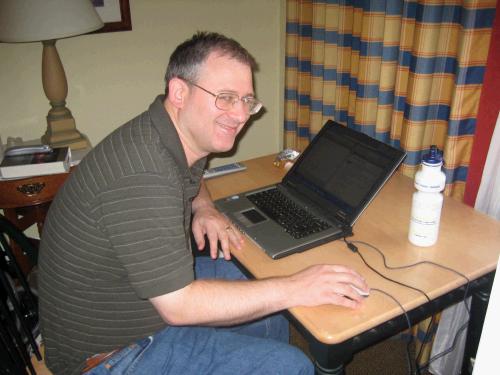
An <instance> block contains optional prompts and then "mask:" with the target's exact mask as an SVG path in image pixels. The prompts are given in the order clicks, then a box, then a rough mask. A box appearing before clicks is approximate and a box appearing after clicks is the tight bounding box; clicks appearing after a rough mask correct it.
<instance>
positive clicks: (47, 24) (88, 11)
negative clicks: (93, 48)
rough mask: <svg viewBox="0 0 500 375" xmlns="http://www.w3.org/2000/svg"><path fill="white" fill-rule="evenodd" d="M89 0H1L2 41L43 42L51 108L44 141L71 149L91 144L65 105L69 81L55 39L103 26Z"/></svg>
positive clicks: (45, 82) (44, 74) (44, 76)
mask: <svg viewBox="0 0 500 375" xmlns="http://www.w3.org/2000/svg"><path fill="white" fill-rule="evenodd" d="M103 26H104V24H103V22H102V20H101V19H100V18H99V15H98V14H97V12H96V10H95V8H94V6H93V5H92V3H91V2H90V0H0V41H1V42H35V41H37V42H38V41H41V42H42V44H43V53H42V84H43V90H44V91H45V95H46V96H47V98H48V99H49V102H50V105H51V106H52V108H51V109H50V110H49V113H48V114H47V131H46V132H45V134H44V135H43V136H42V142H43V143H48V144H50V145H51V146H53V147H62V146H69V147H71V148H72V149H81V148H85V147H90V144H89V142H88V140H87V138H86V137H84V136H83V135H82V134H81V133H80V132H79V131H78V130H77V129H76V125H75V119H74V118H73V115H72V114H71V111H70V110H69V109H68V108H67V107H66V96H67V94H68V83H67V81H66V74H65V73H64V68H63V65H62V63H61V59H60V58H59V54H58V53H57V49H56V40H57V39H61V38H68V37H72V36H76V35H81V34H85V33H88V32H91V31H94V30H97V29H100V28H101V27H103Z"/></svg>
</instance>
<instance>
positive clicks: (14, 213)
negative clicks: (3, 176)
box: [0, 172, 70, 274]
mask: <svg viewBox="0 0 500 375" xmlns="http://www.w3.org/2000/svg"><path fill="white" fill-rule="evenodd" d="M69 174H70V172H69V173H59V174H52V175H43V176H34V177H27V178H21V179H16V180H0V209H2V210H3V212H4V215H5V217H6V218H7V219H9V220H10V221H11V222H12V223H13V224H14V225H15V226H17V227H18V228H19V229H21V230H22V231H25V230H26V229H27V228H29V227H30V226H32V225H33V224H36V225H37V227H38V233H39V234H40V235H41V233H42V228H43V222H44V221H45V216H46V214H47V211H48V209H49V206H50V203H51V201H52V200H53V199H54V197H55V195H56V193H57V191H58V190H59V188H60V187H61V186H62V184H63V183H64V181H66V179H67V178H68V176H69ZM12 249H13V251H14V254H15V256H16V259H17V261H18V263H19V264H20V266H21V268H22V270H23V271H24V272H25V274H27V272H28V271H29V268H30V266H29V262H28V260H27V259H26V256H24V255H23V254H22V252H21V250H20V248H19V247H17V246H16V245H15V244H12Z"/></svg>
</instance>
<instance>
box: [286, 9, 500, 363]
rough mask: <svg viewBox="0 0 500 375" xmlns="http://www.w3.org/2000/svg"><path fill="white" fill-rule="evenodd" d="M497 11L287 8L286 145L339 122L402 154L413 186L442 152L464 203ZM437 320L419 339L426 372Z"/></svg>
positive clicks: (423, 326) (424, 326)
mask: <svg viewBox="0 0 500 375" xmlns="http://www.w3.org/2000/svg"><path fill="white" fill-rule="evenodd" d="M495 5H496V0H469V1H454V0H418V1H401V0H372V1H370V0H354V1H348V0H343V1H341V0H287V23H286V70H285V124H284V128H285V146H286V147H290V148H295V149H298V150H303V149H304V148H305V147H306V146H307V144H308V143H309V141H310V140H311V139H312V138H313V137H314V135H315V134H317V133H318V131H319V130H320V129H321V127H322V126H323V124H324V123H325V122H326V120H327V119H334V120H336V121H338V122H340V123H342V124H344V125H346V126H348V127H351V128H354V129H356V130H359V131H362V132H363V133H366V134H368V135H370V136H372V137H374V138H376V139H379V140H382V141H383V142H386V143H388V144H391V145H393V146H395V147H400V148H402V149H404V150H405V151H406V152H407V153H408V156H407V158H406V160H405V161H404V164H403V165H402V167H401V171H402V173H403V174H405V175H407V176H409V177H411V178H413V177H414V174H415V172H416V171H417V169H418V167H419V165H420V162H421V159H422V155H423V154H425V153H426V152H427V150H428V149H429V148H430V145H433V144H435V145H437V146H438V147H439V148H440V149H441V150H443V151H444V160H445V167H444V169H445V173H446V189H445V194H447V195H451V196H454V197H455V198H457V199H460V200H462V199H463V194H464V188H465V181H466V176H467V169H468V165H469V160H470V156H471V149H472V143H473V139H474V132H475V126H476V115H477V108H478V104H479V97H480V92H481V85H482V81H483V75H484V70H485V65H486V59H487V55H488V47H489V44H490V37H491V30H492V25H493V20H494V17H495ZM438 321H439V315H437V316H435V317H434V324H433V325H432V327H429V323H430V319H428V320H426V321H424V322H422V323H420V324H419V325H417V326H415V327H414V329H413V332H412V333H411V334H412V335H413V336H414V337H415V339H416V342H417V353H420V358H419V361H418V362H419V364H420V365H422V364H425V363H426V362H427V360H428V359H429V353H430V349H431V344H432V339H433V336H434V332H435V330H436V325H437V322H438ZM427 332H429V333H430V335H429V336H428V337H425V336H426V333H427Z"/></svg>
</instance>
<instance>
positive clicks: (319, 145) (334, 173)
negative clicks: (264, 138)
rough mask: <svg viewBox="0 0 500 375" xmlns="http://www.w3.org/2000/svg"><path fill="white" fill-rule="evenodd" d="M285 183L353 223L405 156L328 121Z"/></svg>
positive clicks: (383, 144)
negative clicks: (339, 211) (340, 213)
mask: <svg viewBox="0 0 500 375" xmlns="http://www.w3.org/2000/svg"><path fill="white" fill-rule="evenodd" d="M312 143H314V147H308V148H307V149H306V151H305V152H304V153H303V154H302V155H301V157H300V158H299V160H297V162H296V163H295V165H294V167H293V168H292V169H291V170H290V172H289V173H288V174H287V176H286V177H285V179H284V181H283V182H284V183H285V185H286V184H292V185H293V186H294V188H295V189H297V190H299V191H300V192H301V193H303V194H305V195H307V196H308V198H309V199H312V200H313V201H315V202H316V203H317V204H319V205H321V206H323V207H325V204H326V205H327V206H326V207H325V208H327V209H328V210H334V211H338V210H341V211H342V216H345V217H346V219H347V221H348V222H351V224H352V222H354V221H355V220H356V219H357V217H358V216H359V214H360V213H361V212H362V211H363V209H364V208H365V206H366V204H367V203H369V201H370V200H371V199H372V198H373V197H374V196H375V194H376V193H377V191H378V190H379V189H380V188H381V186H382V185H383V183H384V182H385V180H386V179H387V178H388V177H389V176H390V175H391V174H392V172H393V171H394V169H395V168H396V167H397V166H398V165H399V164H400V162H401V161H402V160H403V158H404V155H405V153H404V152H403V151H401V150H398V149H395V148H394V147H391V146H389V145H386V144H385V143H383V142H380V141H377V140H375V139H373V138H371V137H369V136H367V135H365V134H363V133H359V132H356V131H354V130H352V129H349V128H346V127H344V126H342V125H340V124H338V123H334V122H333V121H328V122H327V123H326V124H325V126H324V127H323V128H322V130H321V131H320V132H319V133H318V134H317V135H316V137H315V138H314V139H313V141H312Z"/></svg>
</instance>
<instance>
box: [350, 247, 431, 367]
mask: <svg viewBox="0 0 500 375" xmlns="http://www.w3.org/2000/svg"><path fill="white" fill-rule="evenodd" d="M344 242H345V243H346V244H347V247H348V248H349V250H351V251H352V252H354V253H356V254H358V256H359V257H360V258H361V260H362V261H363V263H364V264H365V265H366V267H368V268H369V269H370V270H372V271H373V272H375V273H376V274H377V275H379V276H380V277H382V278H383V279H385V280H388V281H390V282H392V283H395V284H398V285H401V286H403V287H405V288H409V289H412V290H415V291H417V292H419V293H421V294H422V295H424V296H425V298H426V299H427V302H429V303H430V302H431V298H430V297H429V296H428V295H427V293H425V292H424V291H423V290H421V289H418V288H415V287H413V286H411V285H407V284H404V283H402V282H400V281H397V280H394V279H391V278H390V277H387V276H385V275H384V274H382V273H380V272H379V271H378V270H376V269H375V268H373V267H372V266H371V265H370V264H368V262H367V261H366V260H365V258H364V257H363V255H362V254H361V253H360V252H359V249H358V247H357V246H356V245H355V244H354V241H352V242H351V241H347V239H346V238H345V237H344ZM359 242H360V241H359ZM384 259H385V257H384ZM384 264H385V262H384ZM433 324H434V316H432V317H431V322H430V324H429V326H428V327H427V331H426V333H425V336H424V343H425V342H426V341H427V338H428V335H429V333H430V330H429V329H430V327H431V326H432V325H433ZM410 330H411V327H410ZM412 340H413V337H412V336H411V335H410V340H409V342H408V344H407V348H406V350H407V353H408V355H409V351H410V348H409V347H410V344H411V342H412ZM422 348H423V345H422V346H421V347H420V351H419V353H418V356H417V357H416V359H415V362H416V371H417V374H418V375H420V368H419V366H418V363H417V360H418V358H419V357H420V356H421V351H422Z"/></svg>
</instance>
